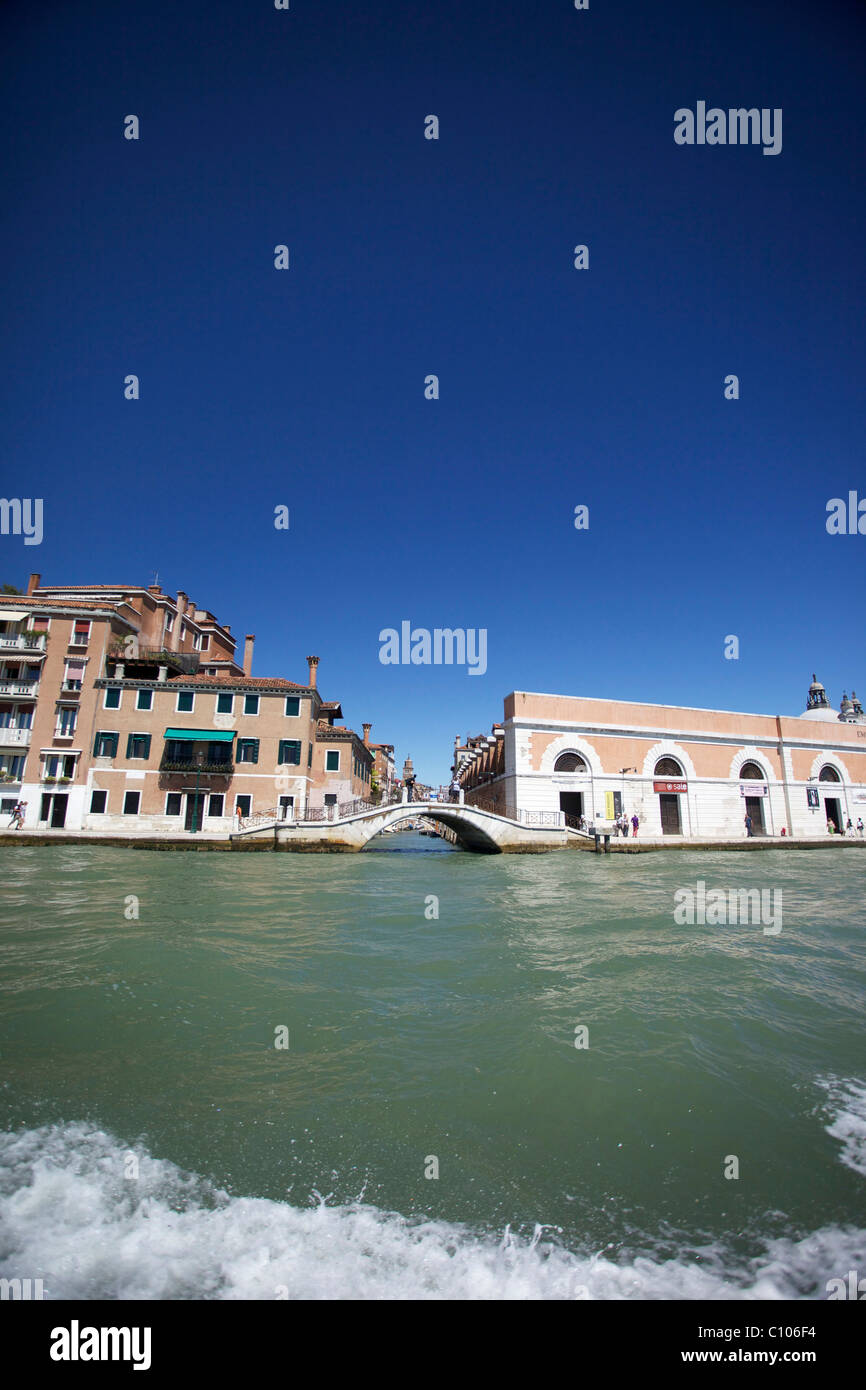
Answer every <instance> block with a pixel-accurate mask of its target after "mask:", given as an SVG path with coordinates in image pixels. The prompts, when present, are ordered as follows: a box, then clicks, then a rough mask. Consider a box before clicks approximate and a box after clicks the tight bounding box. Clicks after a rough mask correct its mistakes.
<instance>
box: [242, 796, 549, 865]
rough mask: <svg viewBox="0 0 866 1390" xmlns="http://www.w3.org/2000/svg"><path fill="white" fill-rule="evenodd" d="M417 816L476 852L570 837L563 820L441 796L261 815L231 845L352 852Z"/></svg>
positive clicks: (533, 849) (526, 849) (528, 849)
mask: <svg viewBox="0 0 866 1390" xmlns="http://www.w3.org/2000/svg"><path fill="white" fill-rule="evenodd" d="M422 817H423V818H424V819H427V820H433V821H438V822H439V824H440V825H446V826H448V827H449V829H451V830H453V831H454V835H455V838H456V839H457V842H458V844H459V845H461V847H462V848H463V849H469V850H475V851H476V852H477V853H480V854H509V853H512V854H513V853H517V854H533V853H543V852H544V851H546V850H551V849H564V848H565V845H566V843H567V841H568V839H570V838H571V837H572V832H570V831H569V830H567V829H566V828H565V826H561V825H556V824H548V825H532V824H524V823H523V822H522V821H517V820H511V819H509V817H507V816H498V815H495V814H494V812H493V811H483V810H481V809H480V808H479V807H477V806H465V805H456V804H454V803H451V802H444V801H404V802H397V803H396V804H392V805H388V806H374V807H371V808H368V809H365V810H360V811H358V812H356V813H355V814H353V815H347V816H344V817H341V818H340V819H338V820H333V821H304V820H298V821H282V820H273V821H265V822H264V823H262V824H259V825H255V826H251V827H249V828H248V829H244V830H240V831H238V832H237V833H235V834H233V835H232V837H231V839H232V848H233V849H260V848H261V849H264V848H269V849H275V850H289V851H291V850H296V851H301V852H304V851H307V852H309V853H315V852H316V851H323V852H326V853H327V852H328V851H329V850H330V851H337V852H340V851H344V852H348V853H352V852H353V851H357V850H362V849H363V848H364V846H365V845H366V844H367V843H368V841H370V840H372V838H373V836H374V835H378V834H379V833H380V832H381V831H383V830H387V829H389V828H390V827H391V826H393V825H397V824H399V822H400V821H405V820H418V819H420V818H422ZM550 819H551V821H553V820H554V819H558V817H557V818H554V817H551V818H550Z"/></svg>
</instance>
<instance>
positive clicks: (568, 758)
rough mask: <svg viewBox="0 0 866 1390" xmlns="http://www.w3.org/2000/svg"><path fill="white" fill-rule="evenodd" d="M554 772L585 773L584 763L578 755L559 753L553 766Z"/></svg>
mask: <svg viewBox="0 0 866 1390" xmlns="http://www.w3.org/2000/svg"><path fill="white" fill-rule="evenodd" d="M553 770H554V772H586V762H585V761H584V759H583V758H582V757H581V756H580V754H579V753H560V755H559V757H558V758H557V760H556V762H555V763H554V764H553Z"/></svg>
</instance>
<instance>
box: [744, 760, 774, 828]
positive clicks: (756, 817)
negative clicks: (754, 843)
mask: <svg viewBox="0 0 866 1390" xmlns="http://www.w3.org/2000/svg"><path fill="white" fill-rule="evenodd" d="M740 781H741V782H755V783H760V784H761V785H760V787H758V786H756V787H755V790H754V792H752V793H748V792H747V794H746V795H745V796H744V797H743V801H744V804H745V811H744V813H743V814H744V819H745V817H746V816H751V818H752V834H753V835H766V833H767V823H766V820H765V818H764V798H765V796H766V794H767V792H768V791H769V785H768V784H767V782H765V780H764V773H763V769H762V768H760V767H759V766H758V764H757V763H753V762H748V763H743V766H742V767H741V768H740Z"/></svg>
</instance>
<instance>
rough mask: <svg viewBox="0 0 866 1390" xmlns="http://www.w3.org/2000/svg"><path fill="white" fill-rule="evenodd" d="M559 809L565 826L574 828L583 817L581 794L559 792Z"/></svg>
mask: <svg viewBox="0 0 866 1390" xmlns="http://www.w3.org/2000/svg"><path fill="white" fill-rule="evenodd" d="M559 809H560V811H562V812H563V814H564V816H565V823H566V825H571V826H573V827H575V828H576V827H577V822H578V821H579V820H580V818H581V816H582V815H583V792H560V793H559Z"/></svg>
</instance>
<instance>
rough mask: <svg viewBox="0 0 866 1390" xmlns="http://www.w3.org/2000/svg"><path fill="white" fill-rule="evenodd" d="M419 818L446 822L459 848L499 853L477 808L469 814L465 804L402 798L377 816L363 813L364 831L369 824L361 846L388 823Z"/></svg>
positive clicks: (441, 823)
mask: <svg viewBox="0 0 866 1390" xmlns="http://www.w3.org/2000/svg"><path fill="white" fill-rule="evenodd" d="M422 819H424V820H431V821H439V823H440V825H447V826H448V828H449V829H450V830H453V831H454V834H455V836H456V839H457V843H458V844H459V845H460V847H461V849H468V850H473V851H474V852H475V853H476V854H501V853H502V851H501V848H500V846H499V845H498V844H497V842H496V839H495V838H494V836H493V835H492V834H490V832H489V831H488V830H487V829H486V828H485V826H484V824H483V815H479V814H478V813H477V812H476V813H475V814H473V813H472V808H471V807H469V806H456V805H454V804H451V803H448V802H443V803H442V804H441V805H440V804H438V803H437V804H436V805H434V806H430V805H428V804H421V803H418V802H412V801H406V802H401V803H399V804H398V805H396V806H390V807H388V808H387V809H385V810H384V811H383V812H382V814H381V816H376V817H375V818H371V817H364V821H365V825H364V829H365V831H366V830H367V829H368V827H369V833H367V834H365V836H364V847H366V846H367V845H368V844H369V843H370V841H371V840H374V839H375V838H376V836H377V835H381V833H382V831H383V830H387V829H388V827H389V826H392V825H397V824H398V823H399V822H401V821H405V820H422Z"/></svg>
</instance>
